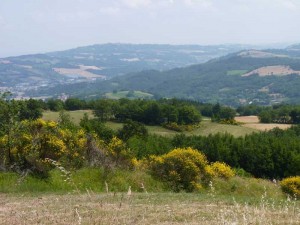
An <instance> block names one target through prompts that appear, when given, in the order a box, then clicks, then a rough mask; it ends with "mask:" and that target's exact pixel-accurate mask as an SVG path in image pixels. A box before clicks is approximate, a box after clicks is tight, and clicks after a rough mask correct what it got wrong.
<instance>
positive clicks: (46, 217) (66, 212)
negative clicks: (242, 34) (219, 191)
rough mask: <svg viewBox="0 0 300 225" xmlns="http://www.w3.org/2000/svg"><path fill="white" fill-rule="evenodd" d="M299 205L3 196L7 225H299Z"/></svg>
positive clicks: (192, 197) (169, 197)
mask: <svg viewBox="0 0 300 225" xmlns="http://www.w3.org/2000/svg"><path fill="white" fill-rule="evenodd" d="M299 215H300V211H299V204H298V203H297V202H295V201H287V200H285V201H281V202H279V203H276V204H275V203H274V202H272V201H267V200H265V199H264V198H261V202H260V203H258V204H254V205H251V204H248V203H247V202H245V203H242V202H236V201H234V200H224V199H222V198H219V197H216V196H212V195H204V194H186V193H177V194H174V193H134V192H133V193H132V194H131V195H127V194H126V193H106V194H97V193H94V192H92V191H89V192H86V193H85V194H69V195H53V194H48V195H44V194H42V195H39V196H29V195H25V196H23V195H7V194H0V221H1V224H10V225H13V224H289V225H292V224H295V225H296V224H299V223H300V216H299Z"/></svg>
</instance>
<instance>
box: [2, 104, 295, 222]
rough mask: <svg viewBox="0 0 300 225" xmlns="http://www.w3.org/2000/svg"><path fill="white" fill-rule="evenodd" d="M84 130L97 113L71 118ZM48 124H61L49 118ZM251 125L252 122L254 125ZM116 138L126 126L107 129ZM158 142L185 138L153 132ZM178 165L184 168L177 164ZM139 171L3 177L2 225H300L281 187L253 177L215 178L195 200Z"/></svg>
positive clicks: (242, 131)
mask: <svg viewBox="0 0 300 225" xmlns="http://www.w3.org/2000/svg"><path fill="white" fill-rule="evenodd" d="M68 113H69V114H70V117H71V119H72V120H73V121H74V122H75V123H76V124H78V123H79V122H80V119H81V118H82V117H83V115H84V113H87V114H88V115H89V116H90V117H92V116H93V114H92V111H90V110H79V111H71V112H68ZM43 119H45V120H54V121H55V120H58V119H59V113H58V112H49V111H46V112H44V114H43ZM243 119H244V121H243V123H244V124H243V125H239V126H234V125H227V124H219V123H212V122H211V121H210V119H208V118H204V119H203V121H202V122H201V124H200V125H199V127H198V128H197V129H195V130H193V131H191V132H183V133H185V134H187V135H209V134H215V133H218V132H222V133H225V132H227V133H230V134H232V135H234V136H236V137H238V136H243V135H246V134H250V133H252V132H259V130H258V129H254V128H250V127H246V126H244V125H246V124H250V123H253V124H257V120H256V119H257V118H248V119H249V121H246V120H245V119H247V118H243ZM250 119H252V120H251V121H250ZM107 125H108V126H109V127H110V128H112V129H113V130H118V129H120V128H121V127H122V125H123V124H122V123H115V122H107ZM146 127H147V129H148V131H149V132H150V133H152V134H159V135H165V136H172V135H175V134H178V132H175V131H171V130H167V129H165V128H163V127H160V126H146ZM176 165H177V164H176ZM136 168H138V169H128V168H125V169H124V168H123V169H120V168H117V167H115V168H112V169H107V168H105V167H98V168H97V167H95V168H94V167H88V166H86V167H83V168H81V169H70V171H68V170H67V169H65V168H63V167H61V166H56V167H55V169H53V170H51V171H50V172H49V176H48V177H47V178H45V179H40V177H38V176H34V175H26V174H21V175H19V174H17V173H10V172H6V173H0V224H10V225H14V224H143V225H147V224H149V225H150V224H204V225H206V224H207V225H208V224H223V225H224V224H225V225H227V224H228V225H229V224H231V225H232V224H236V225H237V224H245V225H246V224H247V225H248V224H259V225H260V224H261V225H264V224H278V225H279V224H286V225H293V224H295V225H298V224H300V201H299V200H296V199H294V197H293V196H291V197H289V196H287V195H286V194H284V193H283V192H282V190H281V188H280V185H279V183H278V182H272V181H270V180H265V179H256V178H253V177H250V176H249V175H248V174H247V173H243V172H242V170H237V171H238V172H237V174H238V175H236V176H233V177H232V178H230V179H222V178H218V177H216V178H214V179H212V180H211V181H210V182H207V183H202V184H201V186H200V187H199V188H198V189H197V190H195V191H194V192H192V193H183V192H179V193H173V192H170V190H171V189H170V188H169V187H167V185H166V183H164V182H163V181H160V180H158V178H155V177H153V176H151V175H150V174H149V173H148V171H147V167H145V168H144V167H136Z"/></svg>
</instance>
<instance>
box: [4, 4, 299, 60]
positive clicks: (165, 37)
mask: <svg viewBox="0 0 300 225" xmlns="http://www.w3.org/2000/svg"><path fill="white" fill-rule="evenodd" d="M298 27H300V1H297V0H249V1H246V0H232V1H224V0H223V1H222V0H115V1H104V0H42V1H37V0H27V1H19V0H2V1H1V3H0V34H1V35H0V49H1V51H0V57H8V56H14V55H23V54H33V53H44V52H50V51H60V50H66V49H70V48H75V47H80V46H86V45H93V44H105V43H131V44H197V45H216V44H228V43H230V44H245V45H266V46H273V45H274V46H275V45H277V44H278V45H289V44H295V43H299V42H300V32H297V29H298Z"/></svg>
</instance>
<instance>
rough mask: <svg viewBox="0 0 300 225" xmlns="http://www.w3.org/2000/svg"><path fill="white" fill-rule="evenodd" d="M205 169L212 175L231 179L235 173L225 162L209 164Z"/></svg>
mask: <svg viewBox="0 0 300 225" xmlns="http://www.w3.org/2000/svg"><path fill="white" fill-rule="evenodd" d="M205 170H206V172H207V173H208V174H209V175H210V176H212V177H219V178H224V179H229V178H231V177H233V176H234V175H235V174H234V171H233V170H232V169H231V167H230V166H228V165H227V164H226V163H223V162H214V163H212V164H211V165H209V166H207V167H206V168H205Z"/></svg>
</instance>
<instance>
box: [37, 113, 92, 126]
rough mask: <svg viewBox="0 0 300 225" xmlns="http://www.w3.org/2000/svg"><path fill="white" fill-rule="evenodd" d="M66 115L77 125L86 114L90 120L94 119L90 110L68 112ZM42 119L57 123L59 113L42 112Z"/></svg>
mask: <svg viewBox="0 0 300 225" xmlns="http://www.w3.org/2000/svg"><path fill="white" fill-rule="evenodd" d="M66 113H68V114H69V115H70V117H71V119H72V121H73V122H74V123H76V124H79V122H80V119H82V118H83V115H84V113H87V114H88V116H89V117H90V118H93V117H94V115H93V112H92V110H76V111H68V112H66ZM43 119H44V120H53V121H58V119H59V112H52V111H44V112H43Z"/></svg>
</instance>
